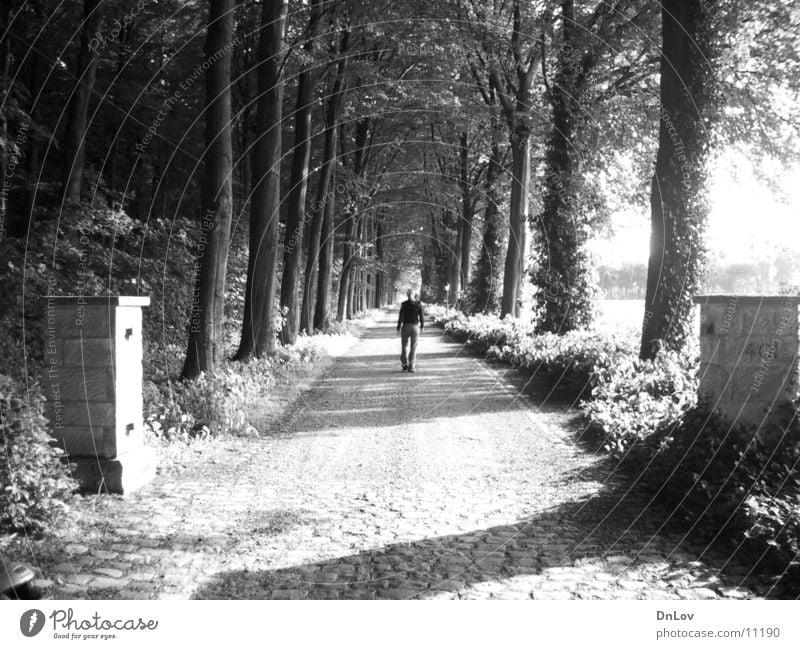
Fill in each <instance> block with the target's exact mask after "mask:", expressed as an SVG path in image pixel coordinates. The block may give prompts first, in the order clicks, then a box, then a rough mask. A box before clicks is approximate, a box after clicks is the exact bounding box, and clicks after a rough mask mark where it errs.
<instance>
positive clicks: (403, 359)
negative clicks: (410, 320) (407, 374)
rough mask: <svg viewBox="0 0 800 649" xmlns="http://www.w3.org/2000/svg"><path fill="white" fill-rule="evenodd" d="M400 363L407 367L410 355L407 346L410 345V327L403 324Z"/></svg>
mask: <svg viewBox="0 0 800 649" xmlns="http://www.w3.org/2000/svg"><path fill="white" fill-rule="evenodd" d="M400 346H401V350H400V364H401V365H402V366H403V369H405V368H406V367H407V366H408V356H407V355H406V347H407V346H408V327H407V326H406V325H403V327H402V328H401V329H400Z"/></svg>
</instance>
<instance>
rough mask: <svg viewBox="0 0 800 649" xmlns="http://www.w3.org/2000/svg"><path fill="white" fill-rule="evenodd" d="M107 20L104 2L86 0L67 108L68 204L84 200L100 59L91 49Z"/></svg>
mask: <svg viewBox="0 0 800 649" xmlns="http://www.w3.org/2000/svg"><path fill="white" fill-rule="evenodd" d="M102 20H103V4H102V2H101V0H84V1H83V29H82V30H81V43H80V49H79V50H78V60H77V65H76V68H75V75H74V77H75V79H76V81H75V84H76V85H75V89H74V92H73V93H72V97H71V98H70V101H69V108H68V109H67V125H66V131H65V134H64V179H63V188H62V191H63V196H64V199H65V200H67V201H74V202H78V201H80V200H81V184H82V182H83V165H84V161H85V157H86V131H87V124H86V120H87V114H88V112H89V101H90V99H91V97H92V91H93V90H94V80H95V75H96V72H97V58H96V57H95V54H94V51H93V50H92V49H91V48H90V47H89V46H90V44H91V40H92V38H93V37H94V35H95V34H96V33H97V32H99V31H100V26H101V24H102Z"/></svg>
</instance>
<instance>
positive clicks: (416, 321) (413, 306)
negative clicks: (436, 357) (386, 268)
mask: <svg viewBox="0 0 800 649" xmlns="http://www.w3.org/2000/svg"><path fill="white" fill-rule="evenodd" d="M406 295H408V299H407V300H406V301H405V302H403V303H402V304H401V305H400V317H399V318H398V319H397V331H399V332H400V336H401V338H400V342H401V344H402V351H401V352H400V362H401V363H402V364H403V370H404V371H409V372H415V371H416V369H415V368H414V363H415V361H416V359H417V341H418V340H419V334H420V332H421V331H422V330H423V328H424V327H425V320H424V316H423V313H422V305H421V304H420V303H419V302H418V301H417V299H416V298H417V296H416V295H415V294H413V293H412V292H411V291H410V290H409V291H408V293H407V294H406ZM409 343H410V344H409ZM407 347H410V349H408V351H406V348H407Z"/></svg>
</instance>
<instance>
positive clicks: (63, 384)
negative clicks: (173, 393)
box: [44, 296, 155, 493]
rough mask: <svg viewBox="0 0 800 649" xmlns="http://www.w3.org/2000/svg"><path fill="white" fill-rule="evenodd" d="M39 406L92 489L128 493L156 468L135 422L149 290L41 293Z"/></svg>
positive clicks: (83, 484)
mask: <svg viewBox="0 0 800 649" xmlns="http://www.w3.org/2000/svg"><path fill="white" fill-rule="evenodd" d="M45 300H46V302H47V304H46V320H45V325H46V326H45V356H44V358H45V376H44V390H45V396H46V397H47V401H48V403H47V409H46V414H47V417H48V418H49V419H50V423H51V427H52V434H53V436H54V437H55V439H56V440H57V441H58V444H59V445H60V446H61V447H62V448H64V450H65V451H66V453H67V455H68V456H69V460H70V462H72V463H74V464H75V465H76V471H75V477H76V479H77V480H78V481H79V482H80V484H81V487H82V488H83V489H85V490H91V491H108V492H111V493H127V492H129V491H131V490H133V489H136V488H138V487H140V486H141V485H143V484H144V483H146V482H147V481H149V480H150V479H151V478H152V477H153V476H154V475H155V461H154V453H153V450H152V449H150V448H148V447H146V446H145V443H144V436H143V426H142V423H143V422H142V307H144V306H147V305H149V304H150V298H149V297H129V296H108V297H81V296H78V297H75V296H70V297H65V296H48V297H46V298H45Z"/></svg>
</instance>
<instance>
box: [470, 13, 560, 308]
mask: <svg viewBox="0 0 800 649" xmlns="http://www.w3.org/2000/svg"><path fill="white" fill-rule="evenodd" d="M542 4H543V3H531V5H530V6H529V5H528V4H527V3H523V2H522V0H513V2H512V3H511V4H510V5H509V6H508V11H510V16H503V15H502V13H503V12H505V11H506V3H503V4H502V5H500V8H499V11H498V13H499V14H500V15H497V16H495V17H491V16H489V15H487V13H486V12H485V10H484V9H483V8H482V7H481V6H480V4H479V3H477V2H474V1H471V2H470V5H471V6H470V12H469V13H468V14H467V18H466V21H467V22H469V23H471V24H472V29H473V32H474V33H477V34H478V35H479V39H480V44H481V47H482V49H483V52H482V54H480V55H477V56H476V58H477V62H478V63H477V64H476V65H473V66H472V71H473V75H475V79H476V82H477V83H478V85H479V87H482V88H484V89H486V88H488V87H489V86H491V88H492V89H493V90H494V92H496V95H497V98H498V99H499V105H500V107H501V112H502V115H503V117H504V119H505V121H506V123H507V125H508V137H509V143H510V145H511V160H512V163H511V201H510V206H509V235H508V250H507V252H506V260H505V272H504V274H503V299H502V304H501V308H500V313H501V315H503V316H505V315H507V314H512V315H516V316H518V315H519V314H520V304H519V300H520V295H521V289H522V281H523V276H524V273H525V265H526V257H527V248H528V246H527V241H528V203H529V193H530V171H531V165H530V162H531V161H530V158H531V141H530V137H531V133H532V132H533V124H532V104H533V97H532V92H531V90H532V85H533V80H534V77H535V75H536V72H537V70H538V69H539V67H540V65H541V60H542V52H543V43H544V41H543V39H544V35H543V31H542V30H543V29H544V27H545V26H546V25H547V24H549V22H550V10H549V9H548V8H547V7H546V6H542ZM545 4H546V3H545ZM506 19H507V20H508V23H510V25H511V29H510V33H507V32H506V30H503V33H502V34H501V37H502V38H498V37H497V35H495V34H493V33H491V31H492V30H496V29H497V28H498V27H497V26H499V25H503V24H505V21H506ZM503 52H507V53H508V56H503V55H502V53H503ZM479 73H482V74H485V76H486V80H482V79H481V78H480V77H479V76H478V75H479ZM482 94H483V95H484V98H485V97H486V96H487V95H488V93H487V92H486V90H484V92H483V93H482Z"/></svg>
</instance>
